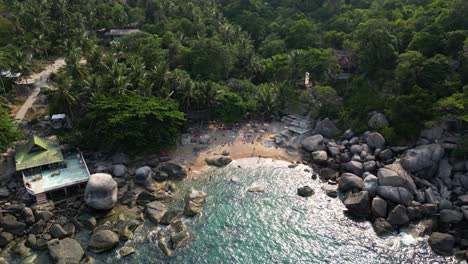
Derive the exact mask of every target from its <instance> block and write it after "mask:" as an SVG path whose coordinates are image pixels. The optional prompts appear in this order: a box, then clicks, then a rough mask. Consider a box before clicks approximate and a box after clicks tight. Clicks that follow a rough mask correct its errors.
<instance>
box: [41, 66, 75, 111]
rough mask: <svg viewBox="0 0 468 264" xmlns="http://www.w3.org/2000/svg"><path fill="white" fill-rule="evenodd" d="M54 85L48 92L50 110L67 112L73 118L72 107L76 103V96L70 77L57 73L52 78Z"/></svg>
mask: <svg viewBox="0 0 468 264" xmlns="http://www.w3.org/2000/svg"><path fill="white" fill-rule="evenodd" d="M54 87H55V89H53V90H50V91H49V92H48V93H49V94H48V99H49V102H50V106H51V108H52V110H53V111H57V112H59V113H67V114H69V115H70V117H71V118H72V119H74V108H75V106H76V105H77V103H78V97H77V95H76V94H75V92H74V90H73V87H72V85H71V81H70V79H68V78H67V77H65V76H64V75H58V76H57V77H56V78H55V80H54Z"/></svg>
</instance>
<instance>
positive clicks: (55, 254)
mask: <svg viewBox="0 0 468 264" xmlns="http://www.w3.org/2000/svg"><path fill="white" fill-rule="evenodd" d="M47 248H48V249H49V254H50V256H51V257H52V259H53V260H55V262H56V263H67V264H79V263H80V260H81V259H82V258H83V255H84V251H83V248H82V247H81V245H80V243H78V241H76V240H74V239H71V238H65V239H62V240H58V239H53V240H51V241H49V242H48V243H47Z"/></svg>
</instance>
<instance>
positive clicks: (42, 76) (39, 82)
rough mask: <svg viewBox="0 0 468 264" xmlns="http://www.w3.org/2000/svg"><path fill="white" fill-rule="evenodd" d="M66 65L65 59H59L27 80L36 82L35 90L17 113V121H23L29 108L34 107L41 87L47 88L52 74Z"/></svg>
mask: <svg viewBox="0 0 468 264" xmlns="http://www.w3.org/2000/svg"><path fill="white" fill-rule="evenodd" d="M64 65H65V60H64V59H62V58H60V59H57V60H55V61H54V63H53V64H49V65H47V67H46V68H45V70H43V71H41V72H38V73H34V74H32V75H30V76H29V77H28V78H27V79H29V80H34V90H33V91H32V92H31V94H30V95H29V96H28V99H26V101H25V102H24V103H23V105H22V106H21V108H20V110H19V111H18V113H16V116H15V119H16V120H17V121H20V122H21V121H23V119H24V117H25V116H26V113H27V112H28V110H29V108H31V107H32V105H33V104H34V102H35V101H36V99H37V96H38V95H39V93H40V92H41V87H44V86H47V80H48V79H49V76H50V74H52V73H55V72H57V71H58V70H59V69H60V68H62V67H63V66H64Z"/></svg>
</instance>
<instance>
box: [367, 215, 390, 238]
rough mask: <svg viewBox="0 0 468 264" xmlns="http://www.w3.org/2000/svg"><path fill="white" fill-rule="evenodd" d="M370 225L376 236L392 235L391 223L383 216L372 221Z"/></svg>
mask: <svg viewBox="0 0 468 264" xmlns="http://www.w3.org/2000/svg"><path fill="white" fill-rule="evenodd" d="M372 227H373V228H374V232H375V233H376V234H377V235H378V236H385V235H392V234H393V231H394V229H393V227H392V225H391V224H390V223H389V222H387V220H385V219H384V218H377V219H375V221H374V223H372Z"/></svg>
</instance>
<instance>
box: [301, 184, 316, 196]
mask: <svg viewBox="0 0 468 264" xmlns="http://www.w3.org/2000/svg"><path fill="white" fill-rule="evenodd" d="M297 195H299V196H302V197H310V196H312V195H314V190H313V189H312V188H310V187H309V186H304V187H300V188H298V189H297Z"/></svg>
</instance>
